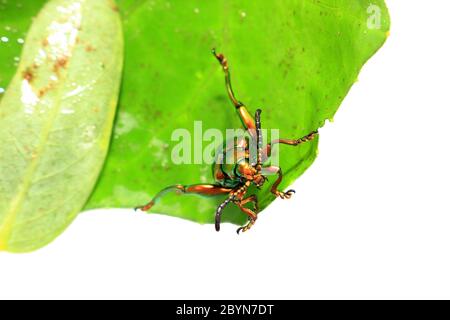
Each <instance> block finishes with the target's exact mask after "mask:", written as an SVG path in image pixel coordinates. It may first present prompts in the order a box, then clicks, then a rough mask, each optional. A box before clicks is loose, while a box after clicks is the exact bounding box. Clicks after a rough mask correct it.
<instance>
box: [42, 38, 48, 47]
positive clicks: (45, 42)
mask: <svg viewBox="0 0 450 320" xmlns="http://www.w3.org/2000/svg"><path fill="white" fill-rule="evenodd" d="M42 45H43V46H44V47H46V46H48V39H47V38H45V39H44V40H42Z"/></svg>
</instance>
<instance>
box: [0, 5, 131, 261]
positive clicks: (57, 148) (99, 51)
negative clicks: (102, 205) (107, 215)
mask: <svg viewBox="0 0 450 320" xmlns="http://www.w3.org/2000/svg"><path fill="white" fill-rule="evenodd" d="M122 61H123V38H122V29H121V22H120V19H119V15H118V13H117V9H116V7H115V4H114V2H113V1H112V0H95V1H87V0H77V1H74V0H52V1H49V2H48V3H47V4H46V5H45V7H44V8H43V9H42V10H41V12H40V13H39V15H38V16H37V18H36V19H35V20H34V22H33V24H32V27H31V29H30V31H29V33H28V36H27V38H26V41H25V46H24V50H23V53H22V57H21V62H20V65H19V67H18V71H17V73H16V75H15V76H14V78H13V80H12V82H11V84H10V86H9V87H8V90H7V91H6V93H5V95H4V97H3V99H2V101H1V103H0V139H1V144H0V250H7V251H13V252H23V251H30V250H34V249H37V248H39V247H41V246H43V245H45V244H47V243H48V242H50V241H51V240H53V239H54V238H55V237H56V236H57V235H58V234H59V233H60V232H61V231H62V230H64V229H65V228H66V227H67V225H68V224H69V223H70V222H71V221H72V220H73V219H74V218H75V217H76V215H77V214H78V212H79V211H80V210H81V209H82V207H83V206H84V204H85V202H86V201H87V199H88V197H89V195H90V193H91V191H92V189H93V187H94V185H95V183H96V181H97V177H98V174H99V172H100V170H101V168H102V166H103V162H104V159H105V157H106V154H107V150H108V145H109V140H110V134H111V130H112V125H113V120H114V116H115V109H116V104H117V99H118V93H119V87H120V78H121V70H122Z"/></svg>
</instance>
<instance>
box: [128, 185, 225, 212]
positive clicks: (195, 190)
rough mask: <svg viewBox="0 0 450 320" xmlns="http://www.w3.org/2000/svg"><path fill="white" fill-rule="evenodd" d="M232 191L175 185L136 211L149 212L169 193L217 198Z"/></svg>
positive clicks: (220, 188) (217, 187)
mask: <svg viewBox="0 0 450 320" xmlns="http://www.w3.org/2000/svg"><path fill="white" fill-rule="evenodd" d="M231 191H232V189H230V188H224V187H222V186H219V185H215V184H194V185H189V186H184V185H181V184H177V185H173V186H170V187H167V188H164V189H162V190H161V191H160V192H158V194H157V195H156V196H155V197H154V198H153V199H152V200H151V201H150V202H149V203H147V204H146V205H143V206H139V207H136V208H135V210H142V211H148V210H150V209H151V208H152V207H153V206H154V205H155V204H156V203H157V202H158V200H160V199H161V198H162V197H163V196H164V195H165V194H167V193H169V192H177V193H178V194H185V193H191V194H199V195H205V196H215V195H221V194H227V193H230V192H231Z"/></svg>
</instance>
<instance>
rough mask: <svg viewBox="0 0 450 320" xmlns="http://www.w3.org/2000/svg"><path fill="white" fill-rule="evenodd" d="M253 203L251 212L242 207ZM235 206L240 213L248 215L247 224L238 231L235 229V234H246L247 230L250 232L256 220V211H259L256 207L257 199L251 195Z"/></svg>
mask: <svg viewBox="0 0 450 320" xmlns="http://www.w3.org/2000/svg"><path fill="white" fill-rule="evenodd" d="M250 202H253V210H251V209H249V208H246V207H244V206H245V205H246V204H247V203H250ZM237 206H238V207H239V209H241V211H242V212H244V213H245V214H246V215H248V218H249V222H248V223H247V224H246V225H245V226H243V227H240V228H239V229H237V231H236V232H237V234H239V233H240V232H246V231H248V230H250V228H251V227H253V225H254V224H255V222H256V219H258V211H259V207H258V198H257V197H256V195H255V194H254V195H251V196H249V197H247V198H245V199H243V200H241V201H240V202H238V203H237Z"/></svg>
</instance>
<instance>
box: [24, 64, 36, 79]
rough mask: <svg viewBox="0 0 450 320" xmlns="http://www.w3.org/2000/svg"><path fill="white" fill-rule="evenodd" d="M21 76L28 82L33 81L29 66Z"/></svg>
mask: <svg viewBox="0 0 450 320" xmlns="http://www.w3.org/2000/svg"><path fill="white" fill-rule="evenodd" d="M22 77H23V78H24V79H25V80H27V81H28V82H31V81H33V79H34V73H33V70H32V69H31V68H30V67H28V68H26V69H25V71H24V72H23V73H22Z"/></svg>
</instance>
